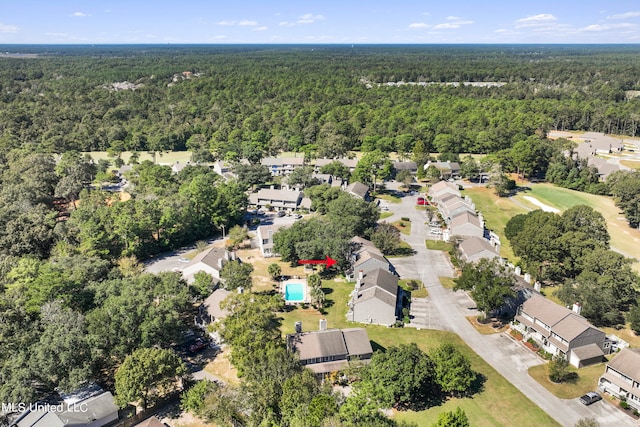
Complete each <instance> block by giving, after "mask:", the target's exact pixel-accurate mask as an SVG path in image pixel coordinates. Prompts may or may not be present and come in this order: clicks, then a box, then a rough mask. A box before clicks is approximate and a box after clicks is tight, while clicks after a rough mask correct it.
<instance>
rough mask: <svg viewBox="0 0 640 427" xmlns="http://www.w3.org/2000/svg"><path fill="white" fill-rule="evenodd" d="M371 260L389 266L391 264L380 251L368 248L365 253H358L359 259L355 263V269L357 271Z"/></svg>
mask: <svg viewBox="0 0 640 427" xmlns="http://www.w3.org/2000/svg"><path fill="white" fill-rule="evenodd" d="M370 259H375V260H377V261H380V262H382V263H385V264H387V265H389V264H390V263H389V261H388V260H387V259H386V258H385V257H384V255H382V252H380V251H379V250H378V249H375V250H373V249H372V248H367V249H366V250H364V251H361V252H358V259H357V260H356V262H354V263H353V269H354V270H357V269H358V266H359V265H361V264H364V263H365V262H367V261H369V260H370Z"/></svg>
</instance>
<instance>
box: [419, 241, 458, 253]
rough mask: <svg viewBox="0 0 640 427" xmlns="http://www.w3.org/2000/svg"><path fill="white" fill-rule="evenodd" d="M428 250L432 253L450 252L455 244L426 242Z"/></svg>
mask: <svg viewBox="0 0 640 427" xmlns="http://www.w3.org/2000/svg"><path fill="white" fill-rule="evenodd" d="M425 244H426V245H427V249H431V250H432V251H445V252H449V251H450V250H451V249H453V243H449V242H445V241H444V240H425Z"/></svg>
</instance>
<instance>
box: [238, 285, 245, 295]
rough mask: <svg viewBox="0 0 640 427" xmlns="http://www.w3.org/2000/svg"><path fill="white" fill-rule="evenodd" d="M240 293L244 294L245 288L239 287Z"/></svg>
mask: <svg viewBox="0 0 640 427" xmlns="http://www.w3.org/2000/svg"><path fill="white" fill-rule="evenodd" d="M238 293H239V294H242V293H244V288H243V287H242V286H238Z"/></svg>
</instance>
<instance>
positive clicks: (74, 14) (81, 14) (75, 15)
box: [71, 12, 91, 18]
mask: <svg viewBox="0 0 640 427" xmlns="http://www.w3.org/2000/svg"><path fill="white" fill-rule="evenodd" d="M71 16H73V17H74V18H84V17H87V16H91V15H90V14H88V13H83V12H73V13H72V14H71Z"/></svg>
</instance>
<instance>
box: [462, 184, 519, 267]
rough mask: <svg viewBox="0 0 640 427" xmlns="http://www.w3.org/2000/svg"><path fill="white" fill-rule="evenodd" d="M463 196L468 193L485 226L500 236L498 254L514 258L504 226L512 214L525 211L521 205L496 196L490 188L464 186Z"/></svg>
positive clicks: (507, 198) (513, 259)
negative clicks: (480, 213)
mask: <svg viewBox="0 0 640 427" xmlns="http://www.w3.org/2000/svg"><path fill="white" fill-rule="evenodd" d="M462 194H463V196H464V195H468V196H469V197H471V199H472V200H473V203H475V205H476V209H477V210H478V211H480V212H482V216H483V217H484V221H485V224H486V227H487V228H488V229H489V230H491V231H493V232H494V233H496V234H497V235H498V236H500V243H501V246H500V255H501V256H502V257H504V258H508V259H510V260H512V261H515V260H516V256H515V255H514V254H513V250H512V249H511V244H510V243H509V241H508V240H507V238H506V237H505V235H504V227H505V225H507V222H508V221H509V220H510V219H511V218H512V217H514V216H516V215H518V214H522V213H527V210H526V209H525V208H524V207H522V206H521V205H519V204H517V203H514V201H513V200H511V199H510V198H509V197H498V196H496V193H495V191H494V190H493V189H491V188H486V187H472V188H465V189H464V191H463V192H462Z"/></svg>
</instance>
